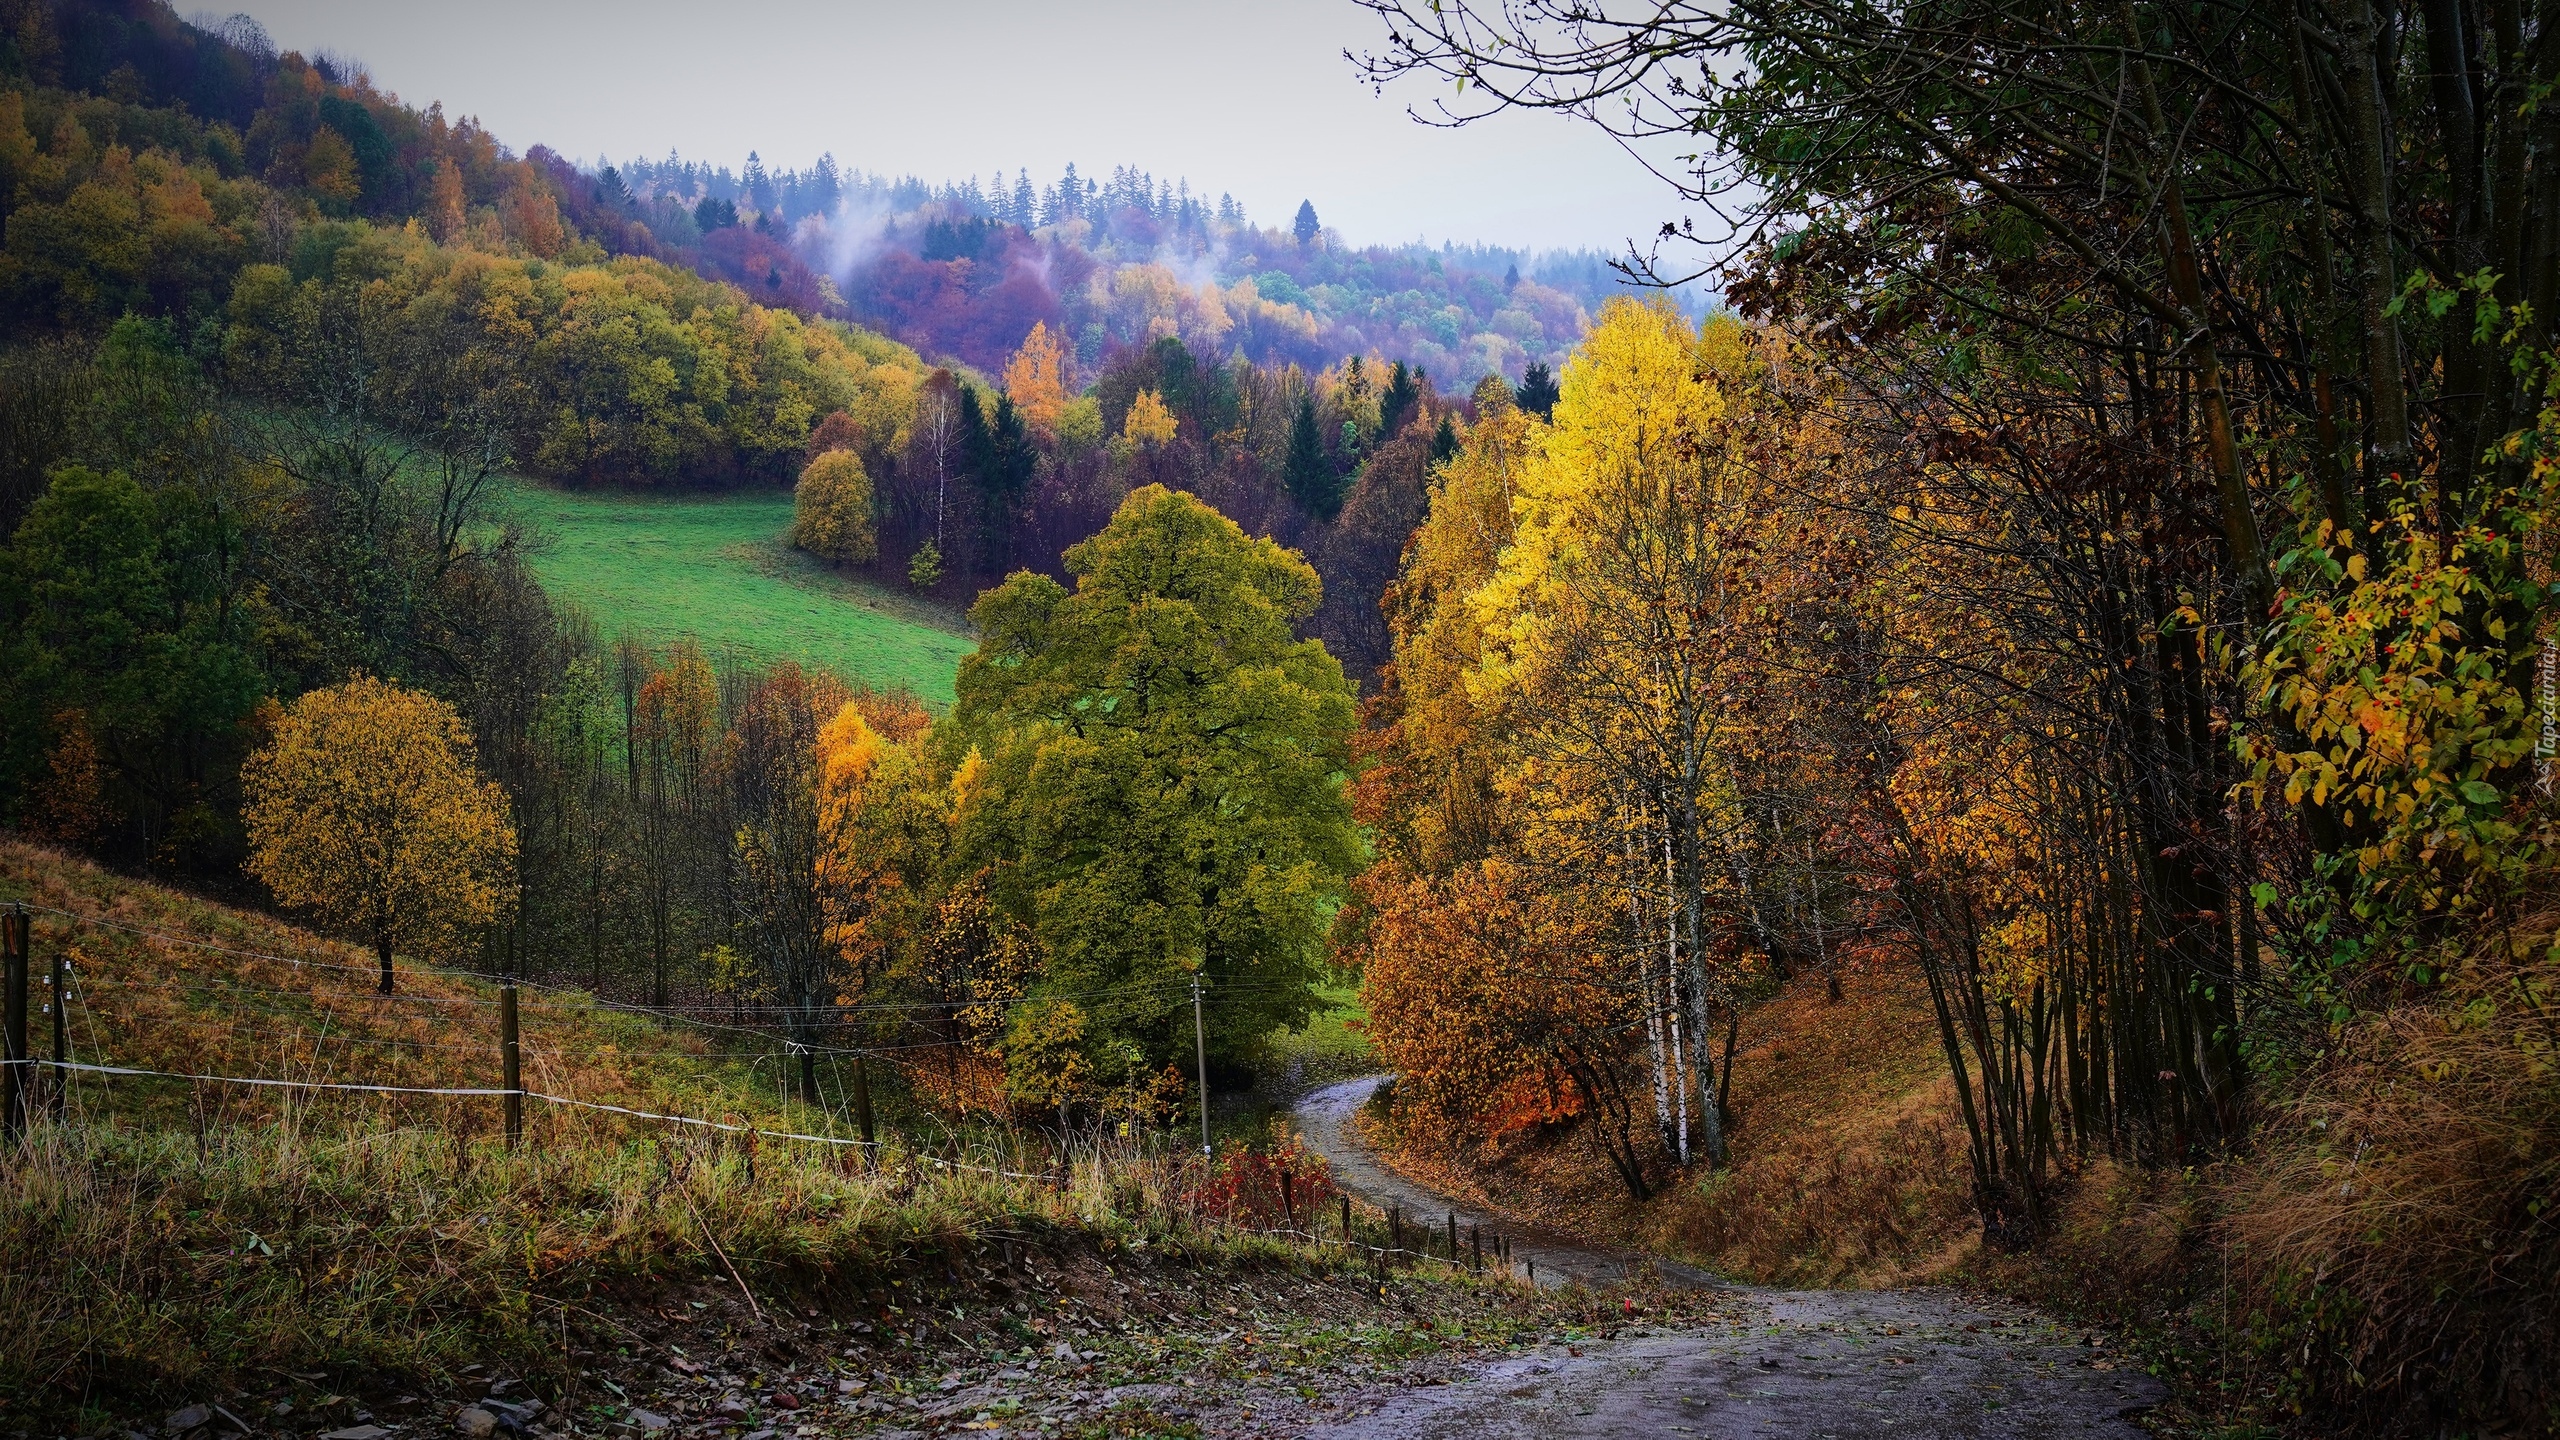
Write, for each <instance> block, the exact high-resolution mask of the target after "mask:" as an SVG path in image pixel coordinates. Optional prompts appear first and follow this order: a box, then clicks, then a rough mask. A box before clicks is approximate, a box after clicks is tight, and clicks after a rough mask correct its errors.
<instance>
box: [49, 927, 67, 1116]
mask: <svg viewBox="0 0 2560 1440" xmlns="http://www.w3.org/2000/svg"><path fill="white" fill-rule="evenodd" d="M45 985H46V987H47V993H46V995H45V1002H46V1004H47V1005H49V1006H50V1007H51V1008H52V1011H53V1091H52V1093H51V1094H50V1095H49V1096H48V1097H47V1098H48V1099H49V1100H51V1101H52V1102H53V1113H54V1114H55V1115H57V1116H63V1117H67V1116H69V1115H70V1113H71V1069H70V1065H71V1029H70V1021H69V1019H68V1012H69V1011H70V1009H71V952H70V951H68V950H65V949H62V948H60V947H56V948H55V950H54V952H53V963H52V964H51V965H48V966H46V967H45Z"/></svg>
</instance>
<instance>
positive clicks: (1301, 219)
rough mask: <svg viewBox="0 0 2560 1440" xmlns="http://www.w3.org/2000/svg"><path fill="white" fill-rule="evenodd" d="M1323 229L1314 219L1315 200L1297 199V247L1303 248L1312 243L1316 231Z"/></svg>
mask: <svg viewBox="0 0 2560 1440" xmlns="http://www.w3.org/2000/svg"><path fill="white" fill-rule="evenodd" d="M1323 229H1324V226H1323V225H1321V224H1320V223H1318V222H1317V220H1316V202H1314V201H1313V200H1301V201H1299V202H1298V224H1297V231H1298V248H1299V249H1301V250H1304V249H1306V248H1307V247H1308V246H1309V245H1312V244H1314V243H1315V238H1316V235H1317V233H1318V232H1320V231H1322V230H1323Z"/></svg>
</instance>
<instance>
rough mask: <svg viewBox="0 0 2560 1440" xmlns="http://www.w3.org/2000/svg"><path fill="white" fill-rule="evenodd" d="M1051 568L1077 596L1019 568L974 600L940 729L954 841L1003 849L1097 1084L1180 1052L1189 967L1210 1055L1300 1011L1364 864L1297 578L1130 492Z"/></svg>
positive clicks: (1189, 504)
mask: <svg viewBox="0 0 2560 1440" xmlns="http://www.w3.org/2000/svg"><path fill="white" fill-rule="evenodd" d="M1066 561H1067V569H1068V571H1069V573H1070V574H1072V575H1074V576H1075V577H1076V588H1075V589H1074V590H1073V591H1072V592H1071V591H1069V590H1067V589H1066V588H1065V587H1064V586H1061V585H1060V584H1059V583H1058V582H1057V581H1055V580H1052V579H1050V578H1049V577H1047V576H1045V575H1038V574H1033V573H1029V572H1025V573H1021V574H1017V575H1015V576H1013V577H1012V578H1011V579H1009V580H1007V581H1006V582H1005V583H1004V584H1003V585H1001V586H999V587H997V588H996V589H994V590H991V591H989V592H988V593H987V594H986V595H985V596H984V597H982V598H981V599H980V600H979V602H978V604H977V607H976V608H975V610H974V611H972V612H971V613H972V618H974V619H975V621H976V622H977V626H978V633H979V635H980V636H981V637H982V638H981V641H980V644H979V648H978V651H977V653H976V654H974V655H972V656H970V657H969V658H968V659H966V660H964V661H963V662H961V668H960V680H959V695H958V705H957V708H956V709H955V711H954V718H953V723H952V724H951V725H949V726H948V727H937V728H936V732H935V733H936V737H937V740H936V743H937V744H939V745H943V746H947V747H949V749H950V751H951V752H952V753H953V754H955V755H956V754H958V753H960V752H962V751H965V750H966V749H967V748H969V747H972V746H974V747H976V748H977V749H978V750H979V752H980V753H981V754H983V755H984V756H985V757H987V760H986V763H987V765H988V767H989V773H990V776H991V784H990V787H989V792H988V793H989V794H990V796H991V802H990V803H988V804H986V805H984V806H982V807H980V808H979V809H978V810H977V811H976V812H975V818H973V820H972V821H971V822H970V823H971V825H972V827H973V828H974V829H975V830H976V831H977V834H976V836H975V837H974V838H973V839H972V840H971V842H970V843H972V844H974V845H978V846H983V847H985V852H986V853H990V854H995V855H999V856H1001V863H1000V864H999V865H998V866H997V867H996V871H997V875H998V877H999V878H998V882H997V886H998V895H999V900H1000V903H1002V904H1004V905H1005V906H1006V907H1007V908H1008V909H1010V910H1011V911H1013V912H1014V914H1015V915H1016V916H1017V917H1019V919H1020V920H1021V921H1023V922H1024V923H1025V924H1026V925H1027V927H1028V928H1029V930H1030V931H1031V933H1032V935H1033V936H1034V938H1035V940H1036V943H1037V944H1038V946H1039V949H1040V951H1041V953H1042V957H1043V964H1042V968H1041V973H1040V976H1039V978H1038V980H1037V981H1036V983H1035V984H1034V986H1033V991H1032V993H1033V995H1034V996H1035V997H1036V996H1042V995H1047V996H1052V997H1058V998H1066V997H1073V998H1074V1000H1075V1002H1076V1005H1077V1008H1078V1010H1079V1012H1080V1013H1081V1015H1082V1017H1083V1020H1082V1025H1083V1028H1082V1030H1081V1031H1080V1032H1079V1033H1078V1034H1077V1036H1076V1043H1077V1044H1078V1045H1079V1046H1080V1051H1079V1053H1081V1054H1083V1055H1084V1057H1085V1060H1086V1063H1087V1064H1088V1065H1089V1066H1091V1067H1092V1069H1093V1071H1094V1074H1095V1076H1096V1078H1097V1080H1099V1081H1101V1082H1103V1083H1106V1084H1107V1083H1118V1082H1120V1081H1122V1080H1124V1079H1126V1078H1128V1077H1125V1076H1123V1075H1121V1074H1120V1073H1119V1072H1122V1071H1126V1070H1130V1069H1132V1068H1133V1067H1134V1066H1137V1065H1139V1064H1146V1065H1161V1064H1163V1063H1164V1062H1165V1061H1167V1060H1170V1059H1174V1058H1176V1057H1178V1056H1179V1055H1181V1054H1182V1053H1184V1047H1187V1046H1188V1045H1189V1044H1190V1041H1191V1037H1190V1035H1189V1033H1188V1032H1189V1030H1190V1021H1191V1015H1190V1009H1191V1006H1190V981H1191V979H1192V978H1193V977H1194V976H1200V977H1202V978H1203V979H1204V980H1205V981H1206V983H1207V985H1208V994H1209V1004H1208V1011H1207V1014H1208V1023H1209V1044H1210V1047H1211V1049H1212V1051H1213V1052H1214V1053H1219V1054H1225V1055H1232V1054H1233V1053H1235V1051H1236V1049H1237V1048H1238V1046H1240V1045H1241V1044H1242V1043H1243V1042H1244V1041H1245V1040H1247V1039H1249V1038H1250V1037H1253V1036H1256V1035H1260V1034H1263V1033H1266V1032H1268V1031H1270V1030H1273V1029H1276V1028H1280V1027H1285V1026H1294V1025H1301V1024H1303V1023H1304V1022H1305V1021H1306V1019H1307V1018H1308V1017H1309V1016H1311V1015H1312V1014H1314V1013H1315V1011H1316V1010H1317V1009H1318V1008H1319V1006H1320V1003H1321V1002H1320V1001H1319V1000H1318V999H1317V998H1316V995H1315V990H1314V987H1315V984H1316V981H1317V979H1318V977H1319V975H1320V974H1321V971H1322V967H1323V963H1324V954H1325V948H1324V941H1325V934H1326V929H1327V926H1328V925H1329V923H1330V921H1331V918H1332V915H1333V913H1334V911H1335V910H1336V909H1337V908H1338V906H1339V904H1340V901H1341V897H1342V894H1343V890H1344V886H1345V885H1346V883H1347V882H1348V880H1349V878H1350V877H1351V875H1352V874H1353V873H1354V872H1355V871H1357V870H1358V869H1359V867H1360V866H1361V864H1362V863H1363V860H1364V858H1365V856H1364V850H1363V846H1362V843H1361V840H1360V836H1359V832H1358V831H1357V829H1356V828H1355V827H1354V825H1353V823H1352V818H1351V811H1350V804H1349V801H1348V799H1347V797H1346V795H1345V793H1344V785H1345V777H1346V775H1347V773H1348V771H1349V769H1350V764H1351V759H1350V750H1349V743H1350V736H1351V732H1352V725H1353V715H1352V698H1353V696H1352V687H1351V685H1350V683H1349V682H1348V681H1346V680H1345V679H1344V678H1343V674H1342V667H1341V665H1340V664H1339V663H1337V662H1336V661H1335V660H1334V658H1333V657H1332V656H1331V655H1329V654H1327V653H1326V652H1325V649H1324V647H1323V645H1322V644H1321V643H1319V642H1316V641H1312V640H1300V639H1299V638H1298V637H1297V635H1296V633H1295V631H1294V629H1293V625H1294V624H1295V622H1297V621H1300V620H1303V619H1304V618H1305V617H1307V616H1308V615H1310V614H1312V613H1314V611H1315V609H1316V605H1317V603H1318V601H1319V599H1320V598H1321V593H1322V591H1321V585H1320V583H1319V582H1318V580H1317V579H1316V575H1315V572H1314V571H1313V570H1312V569H1311V568H1309V567H1308V565H1307V563H1306V562H1305V561H1304V560H1302V559H1300V558H1299V557H1298V555H1297V554H1296V553H1294V552H1292V551H1290V550H1286V549H1284V548H1282V547H1281V546H1279V545H1277V544H1275V543H1273V542H1272V541H1270V540H1268V539H1262V540H1256V539H1252V538H1249V537H1248V536H1246V535H1245V533H1244V532H1243V531H1242V530H1241V529H1239V528H1238V527H1237V526H1236V524H1235V522H1233V521H1231V520H1229V519H1227V518H1226V517H1225V516H1223V515H1221V514H1219V513H1218V512H1217V511H1215V510H1213V509H1211V508H1210V507H1209V506H1207V505H1205V504H1202V503H1201V502H1200V501H1199V500H1197V499H1195V498H1193V497H1192V496H1190V495H1186V494H1180V493H1177V492H1174V491H1170V490H1167V489H1165V488H1164V487H1162V486H1160V485H1149V486H1146V487H1143V488H1141V489H1139V490H1136V491H1134V492H1132V493H1131V494H1130V496H1129V498H1128V499H1127V500H1126V501H1125V502H1123V503H1122V505H1121V507H1120V510H1119V513H1118V514H1117V515H1115V516H1114V517H1113V518H1112V521H1111V523H1110V525H1109V526H1107V527H1106V528H1105V529H1104V530H1103V531H1102V533H1101V534H1099V535H1097V536H1095V537H1094V538H1093V539H1091V540H1088V541H1086V542H1084V543H1083V544H1081V545H1078V546H1076V547H1074V548H1073V549H1071V550H1069V551H1068V552H1067V556H1066ZM946 732H947V733H946ZM1132 1047H1134V1048H1132ZM1051 1048H1054V1047H1051ZM1042 1053H1043V1054H1044V1055H1047V1052H1046V1051H1043V1052H1042ZM1042 1063H1046V1064H1055V1063H1057V1057H1056V1056H1054V1055H1047V1058H1046V1059H1045V1060H1044V1061H1043V1062H1042Z"/></svg>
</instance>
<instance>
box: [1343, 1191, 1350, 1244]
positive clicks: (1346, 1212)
mask: <svg viewBox="0 0 2560 1440" xmlns="http://www.w3.org/2000/svg"><path fill="white" fill-rule="evenodd" d="M1342 1248H1344V1249H1345V1250H1348V1249H1350V1248H1351V1196H1350V1195H1349V1194H1348V1193H1346V1194H1344V1195H1343V1197H1342Z"/></svg>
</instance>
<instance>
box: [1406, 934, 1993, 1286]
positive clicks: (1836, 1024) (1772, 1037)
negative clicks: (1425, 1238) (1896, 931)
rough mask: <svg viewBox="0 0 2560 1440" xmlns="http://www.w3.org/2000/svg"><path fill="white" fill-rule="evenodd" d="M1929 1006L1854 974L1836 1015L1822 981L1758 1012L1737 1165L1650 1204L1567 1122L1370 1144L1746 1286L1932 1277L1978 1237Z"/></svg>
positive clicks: (1489, 1197) (1674, 1180)
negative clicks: (1452, 1143) (1512, 1131)
mask: <svg viewBox="0 0 2560 1440" xmlns="http://www.w3.org/2000/svg"><path fill="white" fill-rule="evenodd" d="M1929 1013H1930V1012H1929V1009H1928V999H1927V994H1926V992H1925V991H1922V990H1920V989H1919V988H1918V984H1917V981H1916V980H1914V979H1912V978H1910V977H1906V976H1898V975H1893V974H1885V973H1860V974H1852V975H1851V976H1850V977H1848V998H1847V999H1846V1000H1845V1001H1843V1002H1842V1003H1840V1004H1838V1005H1834V1004H1831V1003H1830V1002H1828V1001H1827V1000H1826V999H1825V998H1824V996H1823V991H1822V985H1821V982H1820V981H1819V980H1818V979H1810V978H1808V979H1803V980H1799V981H1798V982H1796V983H1794V984H1792V985H1790V986H1788V987H1787V989H1786V990H1785V991H1783V992H1782V993H1781V994H1779V995H1778V996H1777V997H1775V998H1774V999H1772V1000H1770V1001H1768V1002H1767V1003H1765V1004H1761V1005H1757V1006H1754V1007H1753V1008H1752V1009H1751V1010H1749V1011H1748V1012H1746V1014H1745V1016H1744V1018H1743V1025H1742V1034H1741V1038H1740V1040H1739V1043H1738V1046H1737V1050H1736V1057H1735V1064H1734V1082H1733V1095H1732V1105H1733V1110H1734V1114H1735V1117H1736V1125H1735V1129H1734V1133H1733V1137H1732V1139H1733V1151H1734V1164H1733V1167H1732V1168H1731V1169H1730V1170H1728V1171H1726V1172H1724V1173H1722V1174H1717V1175H1708V1174H1705V1173H1703V1171H1702V1172H1701V1173H1700V1174H1698V1176H1697V1177H1696V1178H1695V1179H1691V1180H1685V1181H1684V1180H1683V1179H1682V1178H1681V1177H1680V1176H1679V1175H1678V1174H1677V1173H1676V1172H1672V1173H1669V1174H1666V1175H1664V1176H1663V1177H1661V1178H1660V1179H1659V1180H1658V1182H1657V1184H1658V1188H1657V1190H1656V1193H1655V1194H1654V1196H1653V1197H1652V1198H1651V1199H1650V1200H1648V1201H1645V1202H1643V1203H1636V1202H1633V1201H1631V1200H1629V1199H1628V1198H1627V1195H1626V1192H1625V1189H1624V1187H1623V1186H1622V1185H1621V1184H1620V1183H1619V1181H1618V1179H1617V1177H1616V1175H1615V1174H1614V1172H1612V1171H1611V1170H1610V1169H1609V1167H1608V1165H1607V1163H1606V1162H1605V1161H1604V1160H1603V1159H1602V1158H1601V1156H1600V1155H1599V1153H1598V1151H1597V1150H1596V1149H1595V1148H1594V1147H1592V1146H1590V1145H1588V1144H1586V1143H1585V1142H1584V1141H1583V1140H1582V1139H1581V1137H1579V1136H1578V1135H1575V1134H1573V1133H1571V1131H1570V1129H1569V1128H1568V1129H1566V1130H1563V1131H1556V1132H1543V1133H1542V1132H1539V1131H1534V1130H1533V1131H1530V1132H1526V1133H1522V1134H1517V1135H1513V1136H1509V1137H1506V1138H1505V1139H1503V1140H1501V1141H1499V1142H1493V1143H1487V1144H1484V1145H1470V1146H1464V1147H1461V1148H1459V1149H1456V1150H1451V1149H1448V1148H1444V1147H1441V1146H1436V1145H1433V1144H1431V1143H1430V1142H1429V1141H1428V1140H1427V1139H1426V1138H1424V1137H1418V1136H1417V1137H1413V1138H1412V1139H1410V1140H1400V1138H1399V1137H1396V1136H1393V1135H1391V1134H1387V1133H1384V1132H1383V1131H1378V1130H1373V1132H1372V1138H1373V1139H1375V1140H1379V1141H1381V1142H1383V1143H1385V1144H1387V1145H1389V1146H1390V1147H1394V1148H1395V1159H1396V1163H1397V1165H1398V1168H1400V1169H1402V1170H1404V1171H1406V1172H1407V1173H1408V1174H1411V1175H1413V1176H1414V1177H1415V1178H1416V1179H1418V1180H1421V1181H1424V1182H1425V1183H1428V1184H1432V1185H1436V1186H1439V1187H1441V1188H1443V1189H1445V1190H1448V1191H1450V1192H1452V1193H1456V1194H1462V1195H1466V1196H1469V1197H1470V1198H1473V1199H1476V1200H1477V1201H1479V1202H1480V1203H1484V1204H1489V1205H1492V1206H1494V1207H1496V1208H1499V1209H1503V1210H1508V1211H1510V1212H1512V1213H1515V1214H1520V1215H1523V1216H1525V1217H1528V1218H1531V1219H1535V1220H1537V1221H1539V1222H1541V1223H1544V1224H1547V1225H1550V1226H1553V1227H1555V1228H1558V1229H1561V1230H1565V1231H1568V1232H1573V1233H1580V1234H1589V1235H1598V1236H1604V1237H1610V1238H1614V1239H1617V1240H1620V1241H1623V1242H1627V1243H1631V1244H1641V1245H1643V1246H1645V1247H1647V1248H1649V1249H1652V1250H1655V1251H1657V1252H1660V1253H1663V1254H1669V1255H1674V1256H1678V1257H1680V1258H1683V1259H1689V1260H1694V1261H1696V1262H1698V1263H1701V1264H1704V1265H1706V1266H1708V1267H1709V1268H1711V1269H1713V1270H1715V1271H1717V1272H1718V1273H1720V1274H1725V1275H1730V1276H1733V1277H1734V1278H1736V1279H1742V1280H1749V1281H1753V1282H1758V1283H1783V1284H1796V1285H1818V1284H1841V1283H1853V1284H1892V1283H1896V1282H1901V1281H1908V1280H1913V1279H1922V1278H1928V1277H1932V1276H1936V1275H1940V1274H1944V1273H1947V1271H1948V1270H1949V1269H1950V1267H1952V1266H1955V1265H1958V1264H1960V1263H1961V1262H1962V1261H1963V1260H1964V1259H1965V1258H1966V1257H1967V1256H1969V1255H1970V1254H1971V1253H1972V1251H1973V1249H1974V1248H1975V1241H1976V1238H1977V1237H1978V1229H1977V1227H1976V1226H1975V1225H1974V1223H1973V1218H1972V1214H1971V1212H1970V1210H1969V1209H1968V1208H1967V1196H1966V1192H1965V1183H1966V1182H1965V1175H1966V1170H1965V1159H1964V1148H1963V1140H1962V1132H1961V1131H1960V1130H1959V1129H1958V1128H1956V1125H1955V1116H1954V1090H1953V1087H1952V1086H1951V1085H1950V1084H1949V1083H1948V1081H1947V1072H1946V1064H1945V1061H1944V1060H1943V1059H1941V1058H1940V1056H1939V1052H1938V1042H1937V1037H1936V1034H1935V1032H1934V1031H1933V1030H1932V1029H1931V1028H1930V1019H1929ZM1722 1038H1723V1037H1721V1036H1718V1037H1717V1041H1718V1044H1719V1045H1721V1043H1722Z"/></svg>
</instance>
